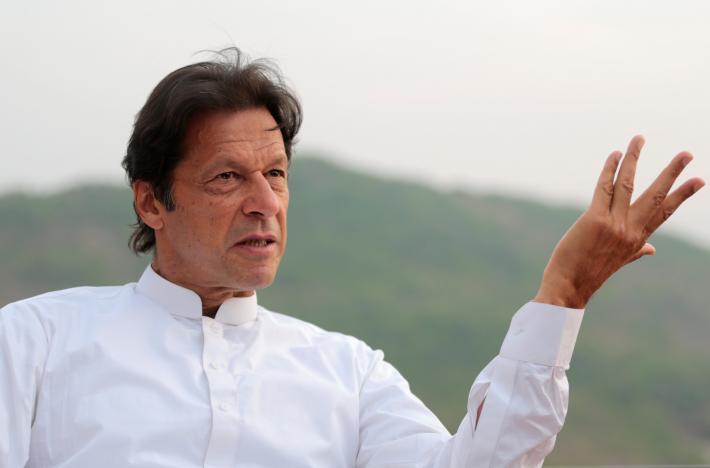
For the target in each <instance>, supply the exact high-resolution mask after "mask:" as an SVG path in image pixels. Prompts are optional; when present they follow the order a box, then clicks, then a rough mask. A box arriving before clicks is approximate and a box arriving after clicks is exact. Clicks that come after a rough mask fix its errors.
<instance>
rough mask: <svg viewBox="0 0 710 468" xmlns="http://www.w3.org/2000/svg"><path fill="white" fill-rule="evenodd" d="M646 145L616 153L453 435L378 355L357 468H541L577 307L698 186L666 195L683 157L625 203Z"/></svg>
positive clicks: (557, 418) (648, 250)
mask: <svg viewBox="0 0 710 468" xmlns="http://www.w3.org/2000/svg"><path fill="white" fill-rule="evenodd" d="M643 143H644V140H643V138H642V137H640V136H637V137H634V138H633V139H632V140H631V143H630V144H629V148H628V151H627V153H626V157H625V158H624V160H623V163H621V152H614V153H612V154H611V155H610V156H609V158H608V159H607V161H606V164H605V166H604V169H603V171H602V173H601V175H600V177H599V182H598V184H597V187H596V190H595V192H594V197H593V200H592V203H591V205H590V207H589V208H588V209H587V211H586V212H585V213H584V214H582V216H581V217H580V218H579V219H578V220H577V222H576V223H575V224H574V225H573V226H572V227H571V228H570V230H569V231H568V232H567V233H566V234H565V236H564V237H563V238H562V240H561V241H560V242H559V243H558V245H557V247H556V248H555V251H554V252H553V254H552V257H551V258H550V262H549V263H548V265H547V267H546V268H545V272H544V274H543V279H542V283H541V285H540V289H539V291H538V293H537V295H536V297H535V299H534V300H535V303H531V304H528V305H527V306H525V307H523V308H522V309H521V310H520V311H519V312H518V313H517V314H516V317H515V318H514V319H513V323H512V324H511V329H510V331H509V332H508V335H507V336H506V340H505V342H504V344H503V347H502V349H501V353H500V355H499V356H498V357H496V358H495V359H494V360H493V361H492V362H491V363H490V364H489V365H488V366H487V367H486V368H485V369H484V370H483V371H482V372H481V374H480V375H479V376H478V378H477V379H476V381H475V382H474V384H473V387H472V389H471V392H470V395H469V401H468V414H467V415H466V417H465V418H464V420H463V422H462V423H461V425H460V427H459V429H458V431H457V432H456V434H455V435H454V436H453V437H451V436H449V435H448V433H446V430H445V429H443V428H442V427H441V424H440V423H439V422H438V420H437V419H436V417H435V416H434V415H433V414H431V413H430V412H429V411H428V410H427V409H426V408H425V407H424V405H423V404H421V402H420V401H419V400H417V399H416V398H415V397H414V396H412V395H411V393H410V392H409V388H408V386H407V384H406V381H404V379H403V378H402V377H401V376H400V375H399V374H398V373H397V372H396V371H395V370H394V369H393V368H392V367H391V366H390V365H389V364H387V363H385V362H384V361H381V355H380V359H379V360H378V361H377V362H376V364H375V365H374V367H373V370H372V372H370V374H369V375H368V378H367V380H366V382H365V384H364V386H363V391H362V394H361V402H362V406H361V416H362V417H361V428H362V429H361V434H360V435H361V445H360V452H359V454H358V466H360V467H366V466H368V467H370V466H371V467H374V466H398V467H400V466H409V467H454V466H456V467H459V466H461V467H463V466H472V467H479V466H480V467H498V466H516V467H538V466H541V465H542V462H543V460H544V457H545V456H546V455H547V454H548V453H549V452H550V451H551V450H552V448H553V446H554V442H555V437H556V434H557V432H558V431H559V430H560V429H561V427H562V424H563V422H564V418H565V415H566V412H567V401H568V399H567V397H568V384H567V378H566V376H565V369H566V368H567V367H568V365H569V359H570V357H571V354H572V348H573V346H574V341H575V339H576V335H577V331H578V328H579V324H580V322H581V315H582V312H581V309H583V308H584V307H585V306H586V304H587V302H588V301H589V299H590V298H591V296H592V295H593V294H594V293H595V292H596V291H597V290H598V289H599V288H600V287H601V286H602V284H604V282H605V281H606V280H607V279H608V278H609V277H610V276H611V275H612V274H614V273H615V272H616V271H617V270H619V269H620V268H621V267H623V266H624V265H626V264H628V263H631V262H633V261H635V260H637V259H638V258H641V257H642V256H644V255H653V254H654V253H655V248H654V247H653V246H652V245H651V244H649V243H647V242H646V241H647V240H648V237H649V236H650V235H651V234H652V233H653V232H654V231H655V230H656V229H658V227H659V226H660V225H661V224H662V223H663V222H664V221H666V220H667V219H668V218H669V217H670V216H671V215H672V214H673V212H675V210H676V209H677V208H678V207H679V206H680V205H681V204H682V203H683V202H684V201H685V200H687V199H688V198H689V197H690V196H692V195H693V194H694V193H695V192H697V191H698V190H700V188H702V187H703V186H704V182H703V181H702V180H701V179H698V178H694V179H690V180H688V181H686V182H685V183H683V184H682V185H681V186H680V187H679V188H678V189H676V190H675V191H673V192H671V193H669V192H670V189H671V187H672V186H673V184H674V182H675V180H676V179H677V178H678V176H679V175H680V173H681V172H682V171H683V169H684V168H685V166H687V164H688V163H689V162H690V161H691V160H692V156H691V155H690V154H689V153H687V152H682V153H679V154H678V155H677V156H676V157H675V158H674V159H673V160H672V161H671V163H670V164H669V165H668V166H667V167H666V168H665V170H664V171H663V172H662V173H661V174H660V175H659V176H658V177H657V178H656V180H655V181H654V182H653V183H652V184H651V186H650V187H649V188H648V189H647V190H646V191H645V192H644V193H643V194H641V196H640V197H639V198H638V199H637V200H636V201H635V202H634V203H633V204H631V196H632V192H633V182H634V176H635V171H636V163H637V161H638V158H639V155H640V152H641V148H642V146H643ZM620 164H621V167H620V168H619V165H620ZM617 168H619V173H618V176H617V175H616V171H617ZM535 304H536V305H535ZM555 306H559V307H555ZM521 323H522V324H523V326H522V327H521V326H520V325H521ZM518 330H523V331H522V332H519V331H518ZM526 330H527V331H526Z"/></svg>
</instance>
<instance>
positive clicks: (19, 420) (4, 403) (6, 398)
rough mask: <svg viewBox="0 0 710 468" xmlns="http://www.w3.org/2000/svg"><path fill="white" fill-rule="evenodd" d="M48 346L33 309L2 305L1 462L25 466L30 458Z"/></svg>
mask: <svg viewBox="0 0 710 468" xmlns="http://www.w3.org/2000/svg"><path fill="white" fill-rule="evenodd" d="M47 348H48V345H47V339H46V334H45V333H44V329H43V327H42V324H41V323H40V321H39V319H38V318H37V316H36V315H35V314H34V313H33V311H31V310H27V309H26V308H24V307H22V306H20V305H18V304H12V305H9V306H7V307H4V308H2V309H0V466H3V467H7V468H21V467H23V466H25V464H26V463H27V460H28V459H29V451H30V432H31V430H32V423H33V421H34V414H35V406H36V398H37V392H38V389H39V386H40V384H41V380H42V373H43V369H44V362H45V357H46V354H47Z"/></svg>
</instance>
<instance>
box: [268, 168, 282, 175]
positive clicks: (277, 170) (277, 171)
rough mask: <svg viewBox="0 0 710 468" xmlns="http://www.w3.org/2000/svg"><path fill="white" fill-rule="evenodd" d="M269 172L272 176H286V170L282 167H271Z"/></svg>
mask: <svg viewBox="0 0 710 468" xmlns="http://www.w3.org/2000/svg"><path fill="white" fill-rule="evenodd" d="M267 174H269V176H271V177H286V171H282V170H281V169H271V170H270V171H269V172H268V173H267Z"/></svg>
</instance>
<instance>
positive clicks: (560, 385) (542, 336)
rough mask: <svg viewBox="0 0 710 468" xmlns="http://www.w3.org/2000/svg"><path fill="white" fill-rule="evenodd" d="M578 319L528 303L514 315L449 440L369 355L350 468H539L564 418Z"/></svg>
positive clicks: (379, 359)
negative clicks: (370, 361)
mask: <svg viewBox="0 0 710 468" xmlns="http://www.w3.org/2000/svg"><path fill="white" fill-rule="evenodd" d="M583 312H584V311H583V310H581V309H568V308H564V307H558V306H553V305H548V304H540V303H535V302H529V303H527V304H525V305H524V306H523V307H522V308H521V309H520V310H518V312H517V313H516V314H515V316H514V317H513V320H512V322H511V325H510V328H509V330H508V333H507V335H506V337H505V340H504V341H503V345H502V347H501V351H500V354H499V355H498V356H496V357H495V358H494V359H493V360H492V361H491V362H490V363H489V364H488V365H487V366H486V367H485V368H484V369H483V371H481V373H480V374H479V375H478V377H477V378H476V380H475V381H474V383H473V386H472V387H471V391H470V392H469V398H468V405H467V408H468V413H467V414H466V416H465V417H464V419H463V421H462V422H461V424H460V426H459V428H458V430H457V431H456V433H455V434H454V435H453V436H451V435H450V434H449V433H448V432H447V430H446V429H445V428H444V426H443V425H442V424H441V422H439V420H438V419H437V418H436V416H435V415H434V414H433V413H432V412H431V411H430V410H429V409H427V408H426V406H424V404H423V403H422V402H421V401H420V400H419V399H417V398H416V397H415V396H414V395H413V394H412V393H411V391H410V390H409V386H408V384H407V382H406V380H405V379H404V378H403V377H402V376H401V375H400V374H399V373H398V372H397V371H396V370H395V369H394V367H392V366H391V365H390V364H389V363H387V362H386V361H384V360H383V356H382V353H381V352H380V351H375V355H374V356H375V358H374V359H373V364H372V366H371V369H370V372H369V373H368V374H367V376H366V378H365V381H364V383H363V385H362V388H361V393H360V447H359V451H358V457H357V466H358V467H360V468H365V467H367V468H374V467H383V466H392V467H398V468H404V467H410V468H424V467H437V468H443V467H451V468H453V467H457V468H459V467H476V468H479V467H495V468H499V467H521V468H532V467H540V466H542V463H543V461H544V459H545V457H546V456H547V454H549V453H550V451H551V450H552V448H553V447H554V444H555V438H556V436H557V433H558V432H559V431H560V429H562V425H563V423H564V420H565V415H566V414H567V405H568V396H569V386H568V383H567V377H566V375H565V370H566V369H568V368H569V363H570V359H571V357H572V351H573V349H574V345H575V342H576V340H577V334H578V332H579V327H580V325H581V322H582V316H583ZM481 405H483V406H482V411H481V413H480V417H478V418H477V412H478V408H479V406H481Z"/></svg>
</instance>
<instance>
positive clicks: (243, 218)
mask: <svg viewBox="0 0 710 468" xmlns="http://www.w3.org/2000/svg"><path fill="white" fill-rule="evenodd" d="M301 119H302V115H301V108H300V105H299V103H298V100H297V99H296V97H295V96H294V94H293V92H292V91H291V90H290V89H289V88H288V87H287V86H285V84H284V82H283V80H282V78H281V77H280V75H279V73H278V71H277V70H276V69H275V68H274V67H273V66H270V65H269V64H267V63H265V62H263V61H258V62H251V63H249V62H246V61H245V60H244V58H243V57H242V56H241V55H240V53H239V51H238V50H236V49H231V50H228V51H224V52H222V53H220V54H219V60H216V61H213V62H201V63H197V64H193V65H189V66H187V67H184V68H180V69H178V70H176V71H174V72H172V73H171V74H169V75H168V76H166V77H165V78H164V79H163V80H162V81H161V82H160V83H159V84H158V85H157V86H156V88H155V89H154V90H153V92H152V93H151V95H150V96H149V98H148V101H147V102H146V104H145V106H144V107H143V108H142V109H141V111H140V112H139V113H138V116H137V118H136V122H135V126H134V130H133V134H132V135H131V138H130V141H129V144H128V151H127V154H126V157H125V158H124V160H123V167H124V168H125V169H126V172H127V174H128V178H129V181H130V183H131V186H132V187H133V191H134V208H135V210H136V214H137V216H138V222H137V223H136V229H135V231H134V233H133V235H132V236H131V240H130V246H131V248H132V249H133V250H134V251H135V252H136V253H144V252H148V251H150V250H153V249H155V251H156V252H155V253H156V260H157V261H158V263H159V264H160V268H161V269H169V270H170V271H171V276H172V277H173V278H172V279H177V280H178V281H179V282H181V283H183V284H191V281H192V282H195V286H196V287H197V288H205V287H211V288H225V289H234V290H240V291H249V290H252V289H256V288H261V287H265V286H267V285H268V284H270V283H271V281H272V280H273V278H274V275H275V274H276V269H277V267H278V264H279V261H280V259H281V256H282V255H283V251H284V248H285V245H286V210H287V208H288V185H287V180H286V176H287V170H288V165H289V162H290V158H291V151H292V145H293V143H294V138H295V136H296V134H297V132H298V129H299V127H300V124H301ZM245 241H247V242H245ZM263 244H266V245H263Z"/></svg>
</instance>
